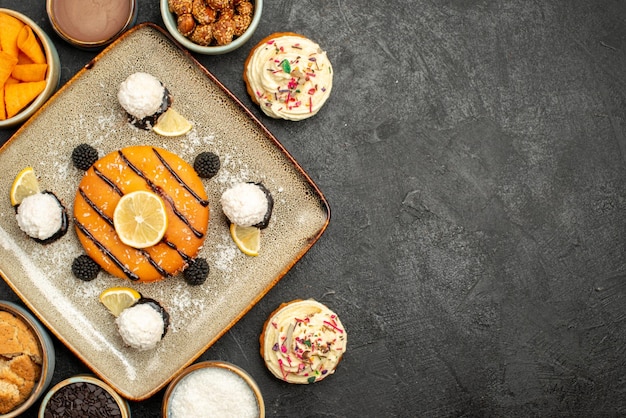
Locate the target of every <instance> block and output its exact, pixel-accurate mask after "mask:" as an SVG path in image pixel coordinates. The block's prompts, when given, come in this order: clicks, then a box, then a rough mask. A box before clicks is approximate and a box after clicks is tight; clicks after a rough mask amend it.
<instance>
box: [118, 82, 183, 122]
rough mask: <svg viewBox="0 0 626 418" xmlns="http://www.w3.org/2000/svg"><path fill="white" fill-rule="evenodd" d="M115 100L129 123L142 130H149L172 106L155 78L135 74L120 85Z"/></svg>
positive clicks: (163, 88) (161, 84)
mask: <svg viewBox="0 0 626 418" xmlns="http://www.w3.org/2000/svg"><path fill="white" fill-rule="evenodd" d="M117 100H118V101H119V103H120V105H121V106H122V107H123V108H124V110H125V111H126V113H127V114H128V118H129V121H130V122H131V123H132V124H133V125H135V126H137V127H138V128H142V129H148V130H149V129H151V128H152V126H154V124H155V123H156V121H157V119H158V118H159V116H161V114H163V112H165V111H166V110H167V109H168V108H169V107H170V106H171V104H172V96H171V95H170V93H169V91H168V90H167V89H166V88H165V86H163V83H161V82H160V81H159V80H158V79H157V78H156V77H154V76H153V75H151V74H148V73H142V72H137V73H133V74H131V75H129V76H128V77H127V78H126V80H124V81H123V82H122V83H121V84H120V88H119V90H118V92H117Z"/></svg>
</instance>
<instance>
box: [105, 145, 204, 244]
mask: <svg viewBox="0 0 626 418" xmlns="http://www.w3.org/2000/svg"><path fill="white" fill-rule="evenodd" d="M117 153H118V154H119V156H120V157H121V158H122V160H124V162H125V163H126V165H127V166H128V168H130V169H131V170H133V171H134V172H135V174H137V175H138V176H139V177H141V178H142V179H144V181H145V182H146V184H147V185H148V186H150V188H151V189H152V191H153V192H155V193H156V194H158V195H159V196H161V197H162V198H163V199H164V200H167V202H168V203H169V204H170V205H171V207H172V211H173V212H174V214H175V215H176V216H177V217H178V218H179V219H180V220H181V221H183V223H184V224H185V225H187V227H188V228H189V229H190V230H191V232H192V233H193V234H194V235H195V236H196V238H202V237H204V234H203V233H202V232H200V231H198V230H197V229H196V228H194V227H193V225H191V222H189V219H187V218H186V217H185V215H184V214H183V213H182V212H180V211H179V210H178V209H177V208H176V206H175V204H174V199H172V198H171V197H170V196H168V195H167V194H166V193H165V192H164V191H163V189H161V188H160V187H158V186H157V185H156V184H154V183H153V182H152V181H151V180H150V179H149V178H148V177H147V176H146V174H145V173H144V172H143V171H141V170H140V169H138V168H137V167H135V166H134V165H133V163H131V162H130V161H129V160H128V158H126V156H125V155H124V153H123V152H122V151H121V150H119V151H117Z"/></svg>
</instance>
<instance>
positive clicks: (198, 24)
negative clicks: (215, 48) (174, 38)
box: [168, 0, 254, 46]
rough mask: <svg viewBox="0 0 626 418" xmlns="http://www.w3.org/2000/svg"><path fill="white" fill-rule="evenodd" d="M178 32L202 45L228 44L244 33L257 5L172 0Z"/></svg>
mask: <svg viewBox="0 0 626 418" xmlns="http://www.w3.org/2000/svg"><path fill="white" fill-rule="evenodd" d="M168 4H169V10H170V12H172V13H174V14H175V15H176V22H177V28H178V31H179V32H180V33H181V34H182V35H183V36H185V37H186V38H188V39H189V40H191V41H192V42H193V43H195V44H198V45H201V46H210V45H226V44H229V43H231V42H232V41H233V39H234V38H235V37H237V36H241V35H243V33H244V32H245V31H246V30H247V29H248V27H249V26H250V23H251V22H252V13H253V11H254V6H253V5H252V3H251V2H249V1H246V0H168Z"/></svg>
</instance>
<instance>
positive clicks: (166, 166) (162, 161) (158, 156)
mask: <svg viewBox="0 0 626 418" xmlns="http://www.w3.org/2000/svg"><path fill="white" fill-rule="evenodd" d="M152 151H154V153H155V154H156V156H157V158H158V159H159V161H161V163H162V164H163V166H164V167H165V168H166V169H167V171H169V172H170V174H171V175H172V177H174V178H175V179H176V181H177V182H178V183H179V184H180V185H181V186H183V188H184V189H185V190H187V191H188V192H189V193H190V194H191V195H192V196H193V197H194V198H195V199H196V200H197V201H198V203H200V205H202V206H204V207H207V206H209V201H208V200H204V199H202V198H201V197H200V196H198V194H197V193H196V192H195V191H194V190H193V189H192V188H191V187H190V186H189V185H188V184H187V183H185V182H184V181H183V179H181V178H180V176H179V175H178V173H177V172H175V171H174V170H173V169H172V167H171V166H170V165H169V164H168V163H167V161H165V158H163V156H162V155H161V154H159V151H157V150H156V149H154V148H152Z"/></svg>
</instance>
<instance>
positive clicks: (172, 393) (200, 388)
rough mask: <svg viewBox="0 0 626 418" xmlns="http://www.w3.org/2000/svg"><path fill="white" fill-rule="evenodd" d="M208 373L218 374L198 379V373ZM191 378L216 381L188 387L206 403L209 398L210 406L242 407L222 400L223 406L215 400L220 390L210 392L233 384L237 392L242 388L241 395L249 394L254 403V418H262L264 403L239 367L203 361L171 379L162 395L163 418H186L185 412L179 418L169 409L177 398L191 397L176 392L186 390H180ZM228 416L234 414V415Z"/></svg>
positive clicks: (222, 362)
mask: <svg viewBox="0 0 626 418" xmlns="http://www.w3.org/2000/svg"><path fill="white" fill-rule="evenodd" d="M207 369H213V370H215V371H217V372H218V374H214V373H211V374H207V375H205V376H201V375H200V376H198V373H202V372H203V371H209V372H210V371H211V370H207ZM219 372H225V373H226V376H228V374H229V373H232V376H228V379H227V380H224V377H225V374H224V373H219ZM192 375H195V376H196V377H206V378H209V377H210V378H212V379H215V381H214V382H212V383H211V384H209V383H208V382H203V383H204V384H198V382H189V386H190V387H191V388H193V392H194V394H195V395H197V396H202V397H204V398H205V400H206V399H209V398H212V400H213V402H218V403H220V404H221V405H220V406H222V407H223V406H224V405H225V404H228V403H231V402H235V403H243V402H242V401H241V399H237V400H235V399H222V402H219V400H218V399H217V398H218V396H219V395H218V394H217V393H218V392H220V390H219V389H217V390H215V389H214V388H212V386H213V385H215V386H220V385H221V386H227V385H229V384H232V385H234V386H235V387H236V388H237V390H239V389H241V388H244V389H243V390H244V391H249V392H248V393H247V395H250V394H251V395H252V397H253V398H254V400H256V407H257V417H259V418H264V417H265V403H264V402H263V396H262V395H261V390H260V389H259V387H258V386H257V384H256V382H255V381H254V380H253V379H252V377H251V376H250V375H249V374H248V373H246V372H245V371H244V370H243V369H241V368H240V367H237V366H235V365H234V364H231V363H228V362H226V361H202V362H199V363H195V364H192V365H191V366H189V367H187V368H186V369H184V370H183V371H182V372H181V373H179V374H178V376H176V377H175V378H174V380H172V381H171V382H170V384H169V385H168V387H167V389H166V390H165V394H164V395H163V408H162V416H163V418H181V417H184V416H185V413H184V412H181V413H180V414H175V411H173V410H172V405H173V404H175V402H173V399H175V397H176V396H184V399H186V400H187V399H189V398H190V397H191V395H190V394H186V395H185V394H181V393H179V391H181V390H185V389H183V382H185V380H186V379H187V378H191V376H192ZM218 381H219V383H218ZM234 391H235V389H233V390H232V392H229V391H228V390H226V391H224V392H223V393H221V396H224V395H225V393H228V395H232V394H234ZM211 412H214V411H206V413H207V416H209V415H211ZM229 412H231V413H234V411H229Z"/></svg>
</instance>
